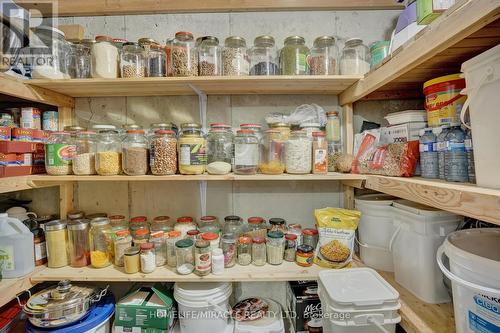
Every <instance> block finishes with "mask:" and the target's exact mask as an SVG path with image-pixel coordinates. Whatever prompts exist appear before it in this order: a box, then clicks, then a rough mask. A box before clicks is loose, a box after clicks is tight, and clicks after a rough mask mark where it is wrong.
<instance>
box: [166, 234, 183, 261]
mask: <svg viewBox="0 0 500 333" xmlns="http://www.w3.org/2000/svg"><path fill="white" fill-rule="evenodd" d="M180 239H181V232H180V231H176V230H172V231H169V232H168V238H167V265H168V266H170V267H175V266H176V263H177V258H176V254H175V252H176V250H175V243H177V241H179V240H180Z"/></svg>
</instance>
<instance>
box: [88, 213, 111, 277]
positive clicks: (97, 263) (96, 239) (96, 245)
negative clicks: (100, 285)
mask: <svg viewBox="0 0 500 333" xmlns="http://www.w3.org/2000/svg"><path fill="white" fill-rule="evenodd" d="M111 233H112V231H111V224H110V223H109V219H108V218H106V217H98V218H95V219H93V220H92V221H90V231H89V238H90V263H91V264H92V266H93V267H95V268H103V267H107V266H109V265H111V263H112V262H113V250H114V249H113V240H112V239H111Z"/></svg>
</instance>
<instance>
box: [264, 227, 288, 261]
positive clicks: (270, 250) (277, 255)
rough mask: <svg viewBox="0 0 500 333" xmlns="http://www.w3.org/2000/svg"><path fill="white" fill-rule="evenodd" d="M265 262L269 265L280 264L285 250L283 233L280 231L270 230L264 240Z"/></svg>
mask: <svg viewBox="0 0 500 333" xmlns="http://www.w3.org/2000/svg"><path fill="white" fill-rule="evenodd" d="M266 250H267V251H266V252H267V262H268V263H269V264H271V265H281V264H282V263H283V255H284V252H285V234H284V233H282V232H281V231H270V232H269V233H268V234H267V242H266Z"/></svg>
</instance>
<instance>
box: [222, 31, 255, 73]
mask: <svg viewBox="0 0 500 333" xmlns="http://www.w3.org/2000/svg"><path fill="white" fill-rule="evenodd" d="M222 66H223V68H224V75H226V76H242V75H243V76H244V75H248V74H249V73H250V61H249V59H248V55H247V43H246V41H245V39H244V38H243V37H239V36H231V37H227V38H226V40H225V41H224V49H223V51H222Z"/></svg>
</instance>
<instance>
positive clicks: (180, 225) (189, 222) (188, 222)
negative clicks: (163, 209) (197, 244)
mask: <svg viewBox="0 0 500 333" xmlns="http://www.w3.org/2000/svg"><path fill="white" fill-rule="evenodd" d="M174 230H177V231H180V233H181V236H182V238H184V237H186V235H187V232H188V231H189V230H196V223H194V220H193V218H192V217H191V216H181V217H178V218H177V223H175V225H174Z"/></svg>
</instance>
